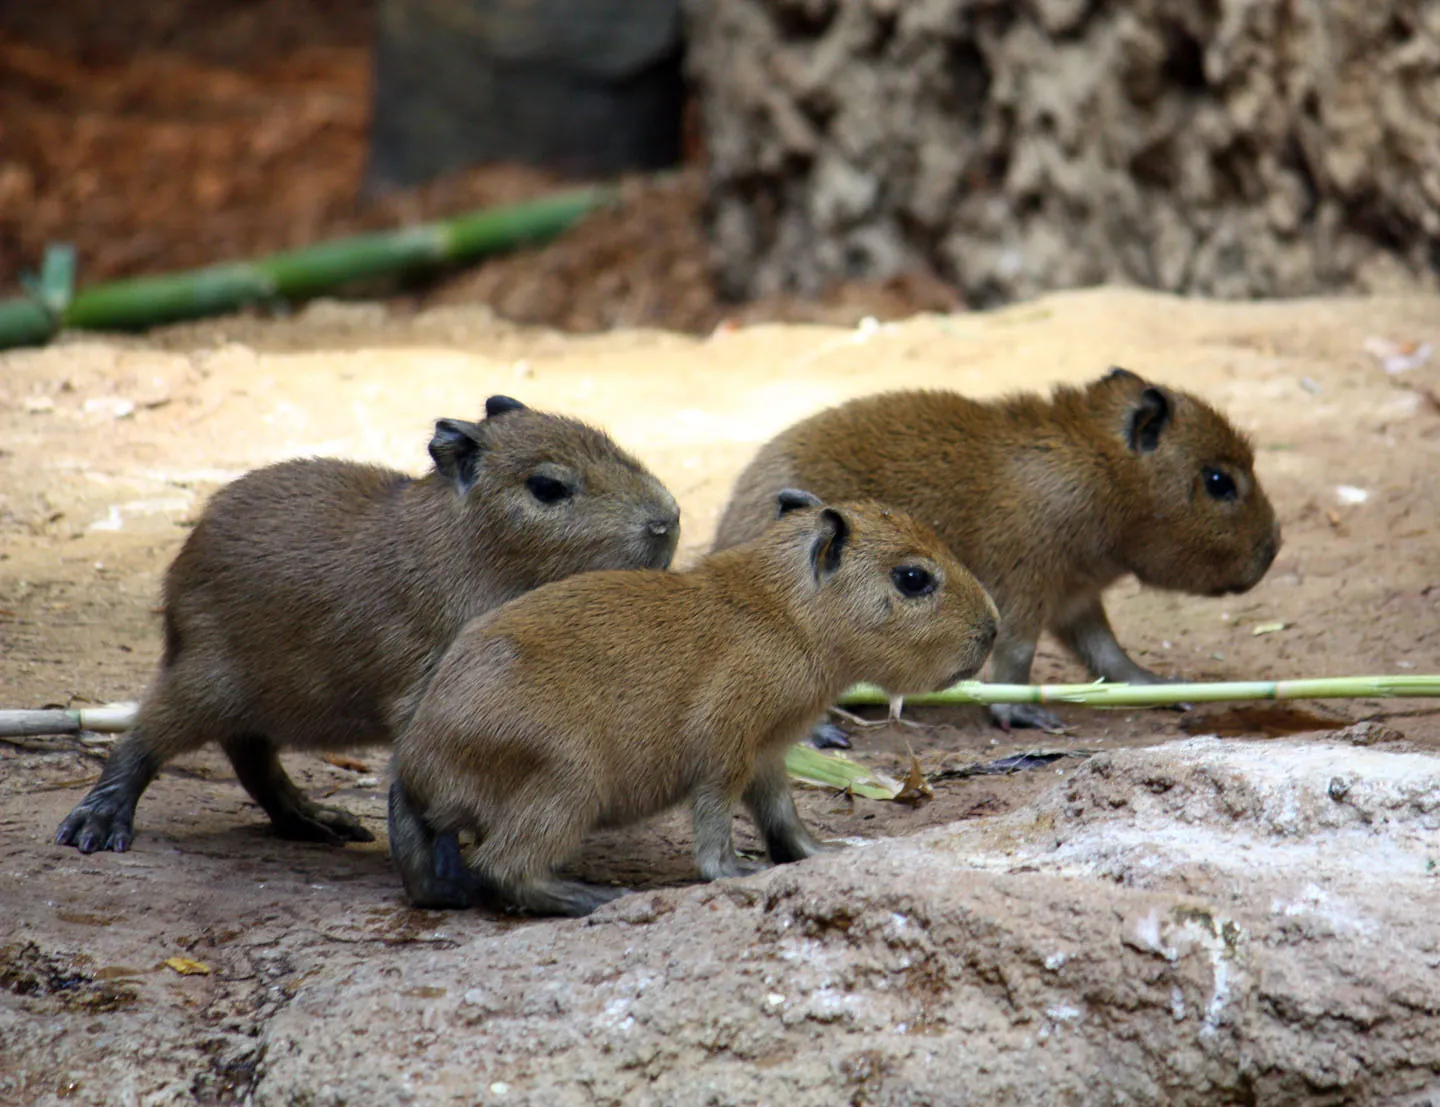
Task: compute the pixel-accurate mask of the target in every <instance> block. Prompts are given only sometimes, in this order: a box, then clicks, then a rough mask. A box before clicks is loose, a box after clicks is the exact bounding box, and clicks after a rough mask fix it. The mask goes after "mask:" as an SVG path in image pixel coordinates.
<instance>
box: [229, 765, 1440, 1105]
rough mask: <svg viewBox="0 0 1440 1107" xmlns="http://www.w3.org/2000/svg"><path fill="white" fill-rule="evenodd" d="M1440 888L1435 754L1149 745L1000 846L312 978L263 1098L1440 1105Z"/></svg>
mask: <svg viewBox="0 0 1440 1107" xmlns="http://www.w3.org/2000/svg"><path fill="white" fill-rule="evenodd" d="M1437 865H1440V759H1437V758H1435V757H1433V756H1430V755H1417V754H1406V753H1397V752H1386V751H1383V750H1373V749H1369V750H1357V749H1355V748H1353V747H1350V746H1345V745H1340V744H1333V743H1331V744H1321V743H1313V744H1306V743H1294V742H1286V743H1280V742H1274V743H1243V742H1237V743H1230V742H1223V741H1220V740H1217V739H1209V738H1206V739H1195V740H1191V741H1187V742H1183V743H1178V744H1174V745H1171V746H1167V747H1158V748H1153V749H1147V750H1127V751H1119V752H1115V753H1111V754H1104V755H1101V756H1099V757H1096V758H1095V759H1093V760H1092V761H1090V762H1089V763H1088V764H1087V765H1086V766H1085V767H1084V768H1083V769H1082V770H1081V771H1080V772H1078V773H1076V774H1075V776H1074V777H1073V778H1072V779H1071V780H1070V781H1069V782H1068V783H1066V784H1064V785H1062V786H1060V787H1059V788H1057V789H1056V790H1055V791H1054V792H1052V793H1051V794H1049V795H1048V796H1046V797H1045V798H1043V799H1042V800H1040V801H1039V802H1038V803H1037V804H1035V805H1033V806H1032V807H1029V808H1026V809H1022V810H1020V811H1017V812H1015V813H1013V814H1011V815H1010V816H1007V817H1005V818H1003V819H999V820H994V821H992V822H990V823H981V824H976V825H972V826H970V827H966V828H959V827H956V828H942V829H940V830H936V831H931V832H928V833H926V834H924V835H922V836H918V837H915V838H912V839H908V840H902V841H890V842H884V843H879V844H871V845H869V846H867V847H865V848H859V849H852V850H848V851H845V852H843V853H840V854H838V855H834V856H831V857H826V858H823V859H820V860H817V861H814V862H806V863H804V864H802V865H798V866H791V867H787V868H784V869H780V870H775V871H772V872H771V873H768V874H766V875H764V876H761V877H757V878H751V879H748V880H742V881H728V882H724V883H722V884H719V885H715V886H711V887H707V888H691V889H686V890H683V891H666V892H654V893H647V894H643V895H637V896H634V897H630V898H627V899H625V900H621V901H619V902H618V903H616V904H615V905H612V906H611V907H608V908H605V909H603V910H602V911H601V912H600V913H598V914H597V915H595V916H593V917H592V918H591V919H589V920H586V921H581V922H574V923H562V924H558V925H546V926H526V927H521V928H519V929H517V930H515V931H513V932H511V933H508V934H504V935H500V936H487V937H484V938H481V939H478V940H468V941H467V940H465V939H464V938H461V937H459V932H458V928H457V929H456V931H455V932H454V936H455V937H456V938H457V941H456V944H455V946H454V948H451V949H447V950H443V951H426V952H421V953H414V954H412V955H410V956H407V957H405V958H404V959H402V960H398V961H392V962H390V963H388V964H383V965H379V964H377V965H361V966H357V967H355V968H353V969H351V970H350V971H348V972H346V973H344V974H343V975H341V976H339V977H338V978H335V979H330V980H316V981H313V982H311V983H308V984H306V985H304V986H302V987H301V988H300V990H299V993H298V995H297V996H296V998H295V1001H294V1002H293V1003H292V1004H291V1005H290V1006H288V1007H287V1008H286V1009H285V1010H284V1011H282V1012H281V1013H280V1014H279V1015H277V1016H276V1017H275V1019H274V1020H273V1021H272V1022H271V1023H270V1024H269V1026H268V1028H267V1030H266V1032H265V1035H264V1061H263V1062H262V1064H261V1066H260V1079H259V1083H258V1085H257V1088H256V1101H257V1103H261V1104H267V1105H269V1104H275V1105H278V1104H317V1105H338V1104H345V1103H399V1102H406V1101H408V1100H409V1099H411V1098H412V1097H418V1099H419V1100H420V1101H423V1102H455V1103H472V1102H484V1103H491V1102H493V1103H501V1102H504V1103H526V1104H530V1103H533V1104H572V1103H573V1104H582V1103H615V1104H618V1103H626V1104H649V1103H654V1104H692V1103H693V1104H742V1103H757V1102H758V1103H789V1104H796V1105H799V1104H834V1103H842V1102H849V1103H955V1104H961V1103H964V1104H969V1103H975V1104H982V1103H983V1104H1003V1103H1016V1104H1019V1103H1042V1102H1043V1103H1087V1104H1101V1103H1107V1104H1108V1103H1142V1104H1149V1103H1153V1104H1184V1103H1196V1104H1200V1103H1204V1104H1214V1103H1257V1102H1258V1103H1278V1102H1285V1103H1317V1104H1318V1103H1379V1102H1385V1103H1407V1104H1416V1105H1419V1104H1429V1103H1440V922H1437V920H1436V918H1435V914H1434V905H1435V903H1436V901H1437V897H1440V873H1437V871H1436V870H1437ZM322 1074H323V1075H322Z"/></svg>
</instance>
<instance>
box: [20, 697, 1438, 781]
mask: <svg viewBox="0 0 1440 1107" xmlns="http://www.w3.org/2000/svg"><path fill="white" fill-rule="evenodd" d="M1406 697H1409V698H1415V699H1428V698H1432V697H1440V675H1417V676H1408V675H1407V676H1358V677H1321V678H1319V679H1314V680H1240V681H1228V682H1216V683H1196V684H1103V683H1099V682H1097V683H1094V684H988V683H986V682H984V681H979V680H967V681H962V682H961V683H959V684H957V685H955V686H954V687H953V688H947V689H945V690H944V691H943V692H929V693H926V694H924V695H919V696H906V697H905V703H906V704H907V705H909V706H912V707H932V706H945V705H951V704H991V703H1041V704H1076V705H1079V706H1084V707H1170V706H1174V705H1175V704H1181V703H1221V702H1225V701H1230V702H1243V701H1246V700H1344V699H1391V698H1406ZM890 700H891V697H890V696H889V695H887V694H886V693H885V692H883V691H881V690H880V689H879V688H876V687H875V686H874V685H873V684H857V685H855V687H853V688H851V689H850V690H849V691H847V692H846V693H845V694H844V695H842V696H841V697H840V703H842V704H844V705H845V706H847V707H857V706H864V705H870V704H878V705H884V704H888V703H889V702H890ZM138 709H139V707H138V705H137V704H135V703H128V702H121V703H107V704H102V705H99V706H96V707H79V708H70V709H68V710H62V709H59V708H52V709H46V710H39V711H0V736H11V737H15V736H20V735H35V734H70V733H74V732H75V731H78V730H93V731H102V732H110V733H116V732H119V731H123V730H129V729H130V728H131V727H132V726H134V725H135V716H136V713H137V711H138ZM45 728H53V729H45ZM856 768H863V766H856ZM865 771H866V772H867V773H868V772H869V770H868V769H867V770H865Z"/></svg>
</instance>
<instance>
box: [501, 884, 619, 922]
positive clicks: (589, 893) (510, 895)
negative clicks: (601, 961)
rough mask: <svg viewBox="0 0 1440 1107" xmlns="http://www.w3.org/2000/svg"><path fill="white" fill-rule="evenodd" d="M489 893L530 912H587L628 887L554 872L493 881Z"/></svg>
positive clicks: (556, 913)
mask: <svg viewBox="0 0 1440 1107" xmlns="http://www.w3.org/2000/svg"><path fill="white" fill-rule="evenodd" d="M492 894H494V895H496V896H498V897H499V898H500V899H503V900H505V901H506V902H508V903H509V904H511V905H512V906H514V907H518V908H519V909H520V910H522V911H528V912H529V913H530V914H532V915H570V916H572V917H578V916H581V915H588V914H590V912H592V911H594V910H595V909H596V908H597V907H600V906H602V905H604V904H606V903H609V902H610V901H611V900H614V899H619V898H620V897H621V896H625V895H629V894H630V889H629V888H604V887H601V886H600V885H598V884H585V883H583V882H581V881H579V880H561V879H560V878H559V877H555V876H545V877H538V878H533V879H528V880H519V881H515V882H513V883H509V884H504V885H496V886H495V887H494V888H493V892H492Z"/></svg>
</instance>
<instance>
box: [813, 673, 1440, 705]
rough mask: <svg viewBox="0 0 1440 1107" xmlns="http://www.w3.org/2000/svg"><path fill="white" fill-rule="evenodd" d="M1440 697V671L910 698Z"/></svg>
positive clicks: (966, 686)
mask: <svg viewBox="0 0 1440 1107" xmlns="http://www.w3.org/2000/svg"><path fill="white" fill-rule="evenodd" d="M1392 696H1414V697H1422V698H1423V697H1431V696H1440V675H1434V676H1363V677H1322V678H1320V679H1316V680H1241V681H1228V682H1217V683H1208V682H1207V683H1196V684H1102V683H1095V684H988V683H985V682H983V681H978V680H967V681H963V682H962V683H960V684H957V685H955V686H954V687H953V688H947V689H945V690H944V691H943V692H929V693H926V694H924V695H918V696H906V697H905V703H906V704H907V705H911V706H914V707H932V706H939V705H944V704H991V703H1044V704H1066V703H1068V704H1080V705H1084V706H1086V707H1168V706H1173V705H1175V704H1181V703H1219V702H1223V701H1244V700H1331V699H1376V698H1387V697H1392ZM891 699H892V697H891V696H889V695H887V694H886V693H885V692H883V691H881V690H880V689H879V688H876V687H875V686H874V685H868V684H857V685H856V686H855V687H854V688H851V689H850V690H849V691H847V692H846V693H845V694H844V695H843V696H841V697H840V703H841V704H842V705H844V706H846V707H856V706H861V705H865V704H887V703H889V702H890V700H891Z"/></svg>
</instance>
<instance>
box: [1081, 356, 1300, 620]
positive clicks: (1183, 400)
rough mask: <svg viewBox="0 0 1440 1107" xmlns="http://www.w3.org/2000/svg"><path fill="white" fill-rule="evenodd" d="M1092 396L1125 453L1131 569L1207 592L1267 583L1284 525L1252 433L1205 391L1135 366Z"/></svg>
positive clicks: (1119, 479)
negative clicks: (1265, 484) (1264, 482)
mask: <svg viewBox="0 0 1440 1107" xmlns="http://www.w3.org/2000/svg"><path fill="white" fill-rule="evenodd" d="M1087 398H1088V401H1089V403H1090V405H1091V409H1092V410H1093V411H1094V412H1095V413H1096V415H1097V417H1099V418H1100V419H1101V422H1102V425H1105V426H1108V427H1110V428H1112V429H1113V432H1114V434H1115V436H1116V439H1117V443H1118V445H1119V450H1118V451H1117V454H1118V456H1119V457H1121V458H1122V459H1123V460H1122V461H1121V465H1122V466H1123V471H1122V472H1119V473H1117V474H1116V483H1117V485H1118V487H1119V488H1120V489H1121V490H1122V495H1121V497H1120V502H1121V504H1122V505H1123V510H1124V514H1125V520H1124V528H1125V532H1126V533H1125V537H1124V539H1123V540H1122V541H1120V542H1119V543H1118V548H1119V549H1120V550H1122V551H1123V552H1124V556H1125V557H1126V558H1127V561H1128V564H1127V565H1126V568H1128V569H1129V570H1130V571H1131V572H1133V573H1134V574H1135V575H1136V576H1137V577H1138V578H1139V579H1140V580H1141V581H1143V582H1144V583H1146V584H1150V585H1154V586H1157V587H1160V588H1171V589H1176V590H1179V591H1184V592H1191V593H1195V594H1197V595H1205V596H1218V595H1223V594H1225V593H1229V592H1245V591H1248V590H1249V589H1251V588H1253V587H1254V586H1255V585H1256V584H1258V583H1259V582H1260V579H1261V578H1262V577H1263V576H1264V575H1265V573H1266V571H1267V570H1268V569H1269V568H1270V564H1271V562H1273V561H1274V560H1275V555H1276V553H1277V552H1278V551H1279V549H1280V526H1279V524H1278V523H1277V522H1276V520H1275V511H1274V509H1273V508H1272V507H1271V506H1270V501H1269V500H1268V499H1267V498H1266V496H1265V492H1264V489H1262V488H1261V487H1260V481H1259V479H1258V478H1257V477H1256V476H1255V455H1254V452H1253V451H1252V449H1251V447H1250V443H1249V442H1248V441H1247V440H1246V438H1245V436H1244V435H1243V434H1241V433H1240V432H1239V431H1238V430H1236V429H1235V428H1234V427H1233V426H1232V425H1231V424H1230V422H1229V420H1227V419H1226V418H1225V416H1223V415H1221V414H1220V413H1219V412H1218V411H1216V410H1215V409H1214V408H1213V407H1211V406H1210V405H1209V404H1207V403H1205V401H1203V400H1201V399H1199V398H1198V397H1196V396H1193V395H1191V394H1190V393H1188V392H1182V391H1179V390H1175V389H1169V388H1162V387H1160V386H1159V385H1155V384H1151V383H1150V382H1148V381H1146V380H1145V379H1144V378H1142V377H1140V376H1138V375H1136V374H1135V373H1132V372H1130V371H1129V370H1126V369H1112V370H1111V371H1110V372H1109V373H1108V374H1107V375H1106V376H1104V377H1102V378H1100V379H1099V380H1098V381H1095V382H1094V383H1093V384H1091V385H1090V387H1089V389H1088V390H1087Z"/></svg>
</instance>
